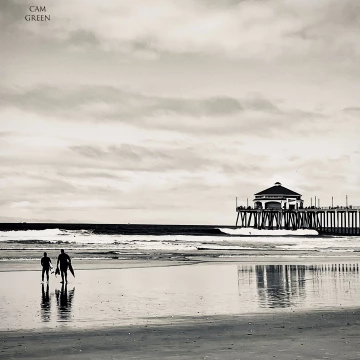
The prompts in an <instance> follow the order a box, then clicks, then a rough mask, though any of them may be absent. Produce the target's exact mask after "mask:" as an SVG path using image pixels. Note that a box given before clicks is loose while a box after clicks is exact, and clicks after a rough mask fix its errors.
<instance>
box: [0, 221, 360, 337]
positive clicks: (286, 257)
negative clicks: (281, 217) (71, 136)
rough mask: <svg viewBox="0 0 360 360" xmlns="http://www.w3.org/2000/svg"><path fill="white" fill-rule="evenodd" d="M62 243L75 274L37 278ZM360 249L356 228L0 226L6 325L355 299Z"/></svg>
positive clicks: (135, 319)
mask: <svg viewBox="0 0 360 360" xmlns="http://www.w3.org/2000/svg"><path fill="white" fill-rule="evenodd" d="M60 249H64V250H65V251H66V252H67V253H68V254H69V255H70V256H71V259H72V263H73V265H74V269H75V278H74V277H72V276H71V275H69V278H68V279H69V283H68V284H65V286H64V284H61V283H60V280H61V278H60V277H59V276H58V277H56V276H55V275H54V274H51V275H50V281H49V282H48V283H45V284H41V285H40V280H41V266H40V258H41V257H42V255H43V252H44V251H46V252H47V253H48V255H49V256H50V258H51V259H52V262H53V265H55V264H56V258H57V256H58V254H59V252H60ZM359 251H360V237H358V236H323V235H316V232H314V231H305V230H303V231H286V230H283V231H265V230H254V229H235V228H233V227H222V226H185V225H135V224H108V225H106V224H105V225H104V224H29V223H18V224H0V300H1V301H0V317H1V319H2V322H1V324H0V332H1V331H8V330H18V329H42V328H44V327H45V328H49V329H55V328H58V327H59V328H60V327H64V328H69V329H73V328H74V327H78V328H96V327H109V326H113V325H117V326H124V325H131V324H154V323H156V324H157V323H169V322H170V323H175V322H178V321H180V322H181V321H184V320H185V319H188V318H189V317H190V318H192V317H193V318H194V319H195V318H204V317H207V316H243V315H247V316H248V315H251V314H257V313H266V312H274V311H276V312H278V313H280V312H293V311H309V310H325V309H330V310H331V309H336V308H353V307H358V306H359V299H360V278H359V268H360V263H359ZM75 287H76V291H75Z"/></svg>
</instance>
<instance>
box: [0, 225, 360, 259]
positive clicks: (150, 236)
mask: <svg viewBox="0 0 360 360" xmlns="http://www.w3.org/2000/svg"><path fill="white" fill-rule="evenodd" d="M62 248H64V249H65V250H66V251H67V252H68V253H70V254H71V253H72V252H74V254H75V255H74V256H75V257H77V258H88V257H89V258H94V257H96V258H112V259H116V258H121V256H123V255H129V254H132V255H133V256H136V254H139V255H140V254H149V255H154V254H157V253H169V254H179V253H184V254H186V253H191V254H201V255H203V256H206V255H210V254H211V256H212V257H214V256H222V257H226V256H228V257H230V256H236V255H242V254H245V253H246V254H248V255H249V256H252V255H253V256H257V255H263V254H264V255H266V254H267V255H269V254H272V253H276V254H278V255H279V254H281V253H282V252H283V253H286V254H294V255H298V254H307V255H308V256H311V255H314V256H316V255H319V254H327V255H329V254H330V255H331V254H333V255H334V256H336V253H340V252H341V253H348V254H351V253H353V254H354V255H355V254H356V253H357V252H359V251H360V237H359V236H330V235H327V236H323V235H318V234H317V232H316V231H314V230H297V231H291V230H256V229H250V228H248V229H234V228H229V227H221V226H185V225H135V224H123V225H121V224H120V225H117V224H110V225H106V224H105V225H104V224H26V223H19V224H0V261H16V260H18V259H20V258H21V259H24V260H34V259H39V257H41V254H42V252H43V251H47V252H50V253H52V252H53V251H54V252H55V251H56V252H57V251H58V250H60V249H62Z"/></svg>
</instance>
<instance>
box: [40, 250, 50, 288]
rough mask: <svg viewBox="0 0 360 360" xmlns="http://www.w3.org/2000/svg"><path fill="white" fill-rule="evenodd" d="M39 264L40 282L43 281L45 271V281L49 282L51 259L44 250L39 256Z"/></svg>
mask: <svg viewBox="0 0 360 360" xmlns="http://www.w3.org/2000/svg"><path fill="white" fill-rule="evenodd" d="M41 266H42V273H41V282H44V275H45V273H46V279H47V282H49V270H50V268H51V259H50V258H49V257H48V256H47V253H46V252H44V256H43V257H42V258H41Z"/></svg>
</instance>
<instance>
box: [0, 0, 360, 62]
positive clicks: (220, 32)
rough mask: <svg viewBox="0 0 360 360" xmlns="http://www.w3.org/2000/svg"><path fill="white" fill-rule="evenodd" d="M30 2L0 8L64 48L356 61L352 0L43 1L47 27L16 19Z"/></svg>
mask: <svg viewBox="0 0 360 360" xmlns="http://www.w3.org/2000/svg"><path fill="white" fill-rule="evenodd" d="M6 3H7V2H6ZM29 4H30V2H29V1H27V0H21V1H19V0H18V1H17V2H16V6H10V5H8V6H7V7H6V9H5V10H6V14H12V17H11V20H12V21H15V24H16V28H17V30H18V31H22V32H25V33H30V34H32V35H36V36H38V37H42V38H47V39H51V40H52V41H58V42H60V43H66V44H68V45H69V46H70V47H71V46H75V47H82V46H83V47H88V46H92V47H96V48H97V49H101V50H103V51H116V52H121V53H124V54H131V53H136V52H138V54H140V56H141V54H145V56H148V57H149V58H156V57H157V56H158V54H162V53H163V54H166V53H175V54H183V53H187V54H188V53H193V54H199V53H202V54H208V55H215V56H220V57H222V56H225V57H230V58H236V59H261V60H263V59H267V60H271V59H274V58H275V59H277V58H279V57H286V58H289V57H290V58H291V57H293V56H296V57H303V56H305V57H306V56H307V55H309V54H311V55H312V56H316V57H321V58H322V57H324V56H328V54H333V55H336V57H339V56H342V54H346V56H347V57H350V58H353V59H355V56H357V55H358V54H359V50H360V45H359V42H358V41H357V37H356V34H357V33H358V31H359V27H360V22H359V8H358V4H357V1H356V0H343V1H341V2H340V1H337V0H324V1H318V2H315V3H314V2H313V1H311V0H295V1H294V0H287V1H252V0H248V1H216V2H215V1H207V0H203V1H201V0H184V1H175V0H157V1H146V2H144V1H141V0H131V1H125V0H119V1H111V2H110V1H108V2H104V1H100V0H94V1H91V2H89V1H84V0H80V1H77V2H76V3H74V2H73V1H70V0H63V1H58V2H53V1H49V0H47V1H45V2H43V4H44V5H46V6H47V11H48V13H50V14H51V16H52V19H53V20H52V22H51V23H49V24H47V25H46V27H45V26H44V24H39V23H32V24H28V23H25V22H24V21H23V16H22V15H20V14H22V13H23V12H24V9H27V7H28V5H29ZM15 13H18V18H17V20H14V14H15ZM29 25H30V26H29ZM46 29H51V30H50V31H46ZM146 54H147V55H146Z"/></svg>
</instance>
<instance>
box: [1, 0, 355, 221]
mask: <svg viewBox="0 0 360 360" xmlns="http://www.w3.org/2000/svg"><path fill="white" fill-rule="evenodd" d="M30 5H38V6H45V7H46V13H35V15H38V14H42V15H50V18H51V20H50V21H46V22H34V21H26V20H25V15H27V14H31V15H33V14H34V13H31V12H30V10H29V6H30ZM0 29H1V31H0V43H1V48H0V49H1V50H0V51H1V56H0V76H1V82H0V185H1V196H0V221H72V222H108V223H114V222H116V223H128V222H131V223H163V224H165V223H167V224H176V223H178V224H179V223H180V224H219V225H220V224H225V225H233V224H234V222H235V215H236V214H235V197H236V196H237V197H238V203H239V204H246V199H247V198H248V199H249V202H250V201H252V199H253V194H254V193H256V192H258V191H261V190H263V189H265V188H267V187H270V186H272V185H273V184H274V182H276V181H280V182H281V183H282V184H283V185H284V186H285V187H288V188H290V189H292V190H294V191H297V192H299V193H301V194H302V195H303V199H304V200H305V202H306V203H305V205H309V203H310V198H311V197H313V198H314V196H317V198H319V199H320V204H321V205H322V206H326V205H329V204H331V196H334V203H335V204H339V205H345V197H346V195H348V198H349V204H353V205H360V192H359V188H360V166H359V165H360V141H359V131H360V123H359V116H360V65H359V64H360V61H359V57H360V41H359V31H360V6H359V2H358V0H341V1H339V0H317V1H314V0H108V1H106V0H86V1H85V0H84V1H82V0H76V1H74V0H71V1H70V0H41V1H35V2H34V1H27V0H1V8H0Z"/></svg>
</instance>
